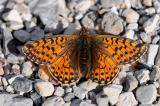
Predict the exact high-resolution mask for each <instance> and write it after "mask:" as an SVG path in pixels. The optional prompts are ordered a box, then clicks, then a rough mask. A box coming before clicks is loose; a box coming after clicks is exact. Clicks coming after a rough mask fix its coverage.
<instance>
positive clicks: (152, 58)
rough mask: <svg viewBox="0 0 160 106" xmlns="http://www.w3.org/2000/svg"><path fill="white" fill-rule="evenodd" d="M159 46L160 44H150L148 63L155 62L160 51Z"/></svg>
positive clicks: (152, 63)
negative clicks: (159, 50)
mask: <svg viewBox="0 0 160 106" xmlns="http://www.w3.org/2000/svg"><path fill="white" fill-rule="evenodd" d="M158 48H159V45H154V44H151V45H149V50H148V58H147V64H148V65H150V66H151V65H154V64H155V63H154V62H155V57H156V55H157V53H158Z"/></svg>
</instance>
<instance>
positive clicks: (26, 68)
mask: <svg viewBox="0 0 160 106" xmlns="http://www.w3.org/2000/svg"><path fill="white" fill-rule="evenodd" d="M32 66H33V64H32V63H31V62H30V61H27V62H25V63H23V64H22V75H23V76H26V77H30V76H31V75H32V73H33V69H32Z"/></svg>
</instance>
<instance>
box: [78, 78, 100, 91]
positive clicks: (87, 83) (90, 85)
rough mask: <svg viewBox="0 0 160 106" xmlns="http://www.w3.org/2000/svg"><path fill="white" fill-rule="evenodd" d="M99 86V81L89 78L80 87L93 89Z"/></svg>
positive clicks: (88, 89)
mask: <svg viewBox="0 0 160 106" xmlns="http://www.w3.org/2000/svg"><path fill="white" fill-rule="evenodd" d="M97 86H98V83H96V82H93V81H92V80H88V81H84V82H82V83H81V84H79V86H78V87H80V88H83V89H86V90H87V91H91V90H93V89H96V87H97Z"/></svg>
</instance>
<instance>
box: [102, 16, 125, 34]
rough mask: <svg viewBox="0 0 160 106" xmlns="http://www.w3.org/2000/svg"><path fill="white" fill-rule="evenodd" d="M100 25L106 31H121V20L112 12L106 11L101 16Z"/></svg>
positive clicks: (118, 32) (116, 32)
mask: <svg viewBox="0 0 160 106" xmlns="http://www.w3.org/2000/svg"><path fill="white" fill-rule="evenodd" d="M101 27H102V29H103V30H104V32H106V33H110V34H113V35H118V34H120V33H121V32H122V31H123V21H122V19H121V18H120V17H118V15H116V14H114V13H107V14H105V15H104V16H103V19H102V22H101Z"/></svg>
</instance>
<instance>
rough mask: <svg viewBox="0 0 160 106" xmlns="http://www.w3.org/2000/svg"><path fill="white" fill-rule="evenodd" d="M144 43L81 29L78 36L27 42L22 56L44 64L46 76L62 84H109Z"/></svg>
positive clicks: (144, 48)
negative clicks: (84, 80)
mask: <svg viewBox="0 0 160 106" xmlns="http://www.w3.org/2000/svg"><path fill="white" fill-rule="evenodd" d="M147 49H148V46H147V45H146V44H142V43H138V42H137V41H133V40H131V39H128V38H123V37H117V36H113V35H96V34H92V33H91V32H89V31H88V30H86V29H85V28H82V29H81V31H80V32H79V33H78V34H73V35H55V36H53V37H51V36H49V37H45V38H41V39H40V40H36V41H33V42H31V43H27V44H25V45H24V47H23V48H22V51H23V53H24V54H25V55H26V56H27V58H28V59H30V60H31V61H32V62H35V63H37V64H39V65H46V66H47V67H48V70H49V73H50V75H51V76H52V77H53V78H54V79H56V80H57V81H58V82H59V83H60V84H62V85H72V84H75V83H77V82H78V81H79V80H80V79H81V78H86V79H91V80H93V81H95V82H97V83H99V84H106V85H107V84H110V83H111V82H112V81H113V80H114V79H115V78H116V76H117V75H118V73H119V72H120V69H121V66H122V65H125V64H130V63H133V62H135V61H137V60H138V59H139V58H140V57H141V56H143V55H144V54H145V53H146V51H147Z"/></svg>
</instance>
